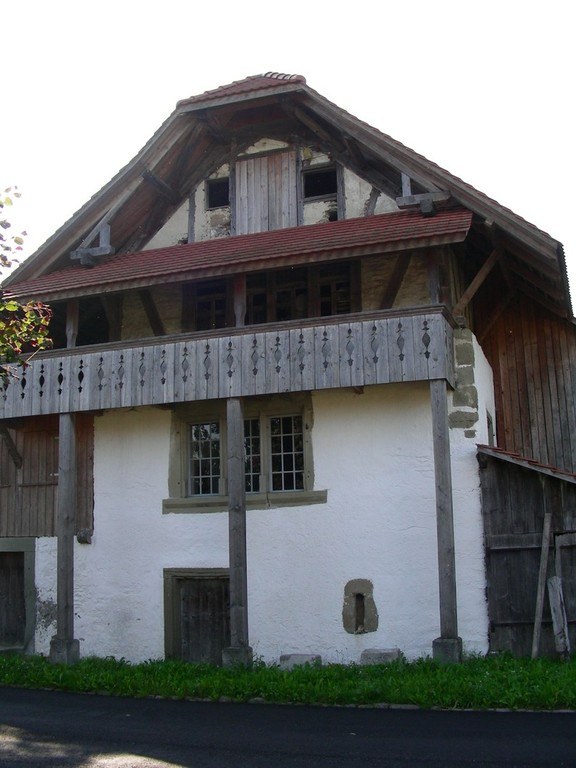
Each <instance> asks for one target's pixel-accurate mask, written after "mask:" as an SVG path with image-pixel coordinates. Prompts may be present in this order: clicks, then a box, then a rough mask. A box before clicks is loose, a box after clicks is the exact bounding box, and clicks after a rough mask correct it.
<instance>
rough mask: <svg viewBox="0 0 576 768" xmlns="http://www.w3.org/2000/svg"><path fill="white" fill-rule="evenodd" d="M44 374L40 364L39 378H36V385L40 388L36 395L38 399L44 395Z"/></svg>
mask: <svg viewBox="0 0 576 768" xmlns="http://www.w3.org/2000/svg"><path fill="white" fill-rule="evenodd" d="M44 373H45V368H44V363H42V364H41V366H40V376H39V377H38V384H39V387H40V389H39V390H38V394H39V395H40V397H42V396H43V395H44V384H45V383H46V379H45V377H44Z"/></svg>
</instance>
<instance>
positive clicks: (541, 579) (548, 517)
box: [532, 475, 552, 659]
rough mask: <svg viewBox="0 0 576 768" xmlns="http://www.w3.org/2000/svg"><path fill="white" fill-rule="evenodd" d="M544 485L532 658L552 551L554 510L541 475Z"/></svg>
mask: <svg viewBox="0 0 576 768" xmlns="http://www.w3.org/2000/svg"><path fill="white" fill-rule="evenodd" d="M540 485H541V486H542V505H543V507H544V524H543V526H542V547H541V549H540V569H539V571H538V587H537V589H536V609H535V611H534V630H533V632H532V658H533V659H535V658H536V657H537V656H538V651H539V648H540V634H541V632H542V613H543V610H544V591H545V589H546V573H547V571H548V555H549V552H550V533H551V528H552V510H551V509H549V508H548V495H547V492H548V478H547V477H545V476H543V475H540Z"/></svg>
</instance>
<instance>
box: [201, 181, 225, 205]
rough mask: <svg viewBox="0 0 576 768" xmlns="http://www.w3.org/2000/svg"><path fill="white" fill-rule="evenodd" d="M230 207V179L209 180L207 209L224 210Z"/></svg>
mask: <svg viewBox="0 0 576 768" xmlns="http://www.w3.org/2000/svg"><path fill="white" fill-rule="evenodd" d="M227 205H230V184H229V180H228V178H225V179H208V181H207V182H206V208H207V209H208V210H212V209H213V208H224V207H226V206H227Z"/></svg>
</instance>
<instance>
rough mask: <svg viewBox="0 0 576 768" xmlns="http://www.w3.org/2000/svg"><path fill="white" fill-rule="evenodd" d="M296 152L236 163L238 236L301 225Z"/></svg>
mask: <svg viewBox="0 0 576 768" xmlns="http://www.w3.org/2000/svg"><path fill="white" fill-rule="evenodd" d="M296 189H297V180H296V153H295V152H294V151H290V152H275V153H273V154H269V155H263V156H258V157H249V158H246V159H241V160H238V161H237V163H236V201H235V211H236V228H235V232H236V234H237V235H247V234H252V233H254V232H267V231H269V230H273V229H284V228H286V227H295V226H297V224H298V200H297V194H296Z"/></svg>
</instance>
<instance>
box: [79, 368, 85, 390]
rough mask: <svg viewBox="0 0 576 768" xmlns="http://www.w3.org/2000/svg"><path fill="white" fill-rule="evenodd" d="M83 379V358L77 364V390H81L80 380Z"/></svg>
mask: <svg viewBox="0 0 576 768" xmlns="http://www.w3.org/2000/svg"><path fill="white" fill-rule="evenodd" d="M83 381H84V360H80V365H79V366H78V392H82V382H83Z"/></svg>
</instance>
